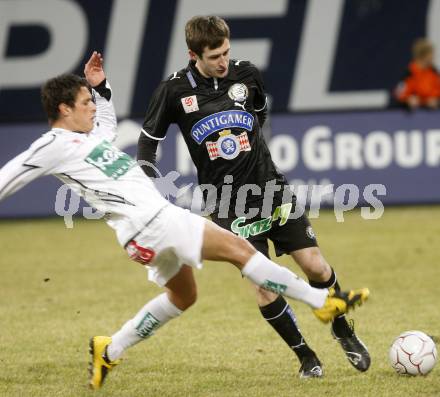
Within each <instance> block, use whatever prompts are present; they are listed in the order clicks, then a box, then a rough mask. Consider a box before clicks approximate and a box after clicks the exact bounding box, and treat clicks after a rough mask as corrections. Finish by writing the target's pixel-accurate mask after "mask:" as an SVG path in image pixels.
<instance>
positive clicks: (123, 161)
mask: <svg viewBox="0 0 440 397" xmlns="http://www.w3.org/2000/svg"><path fill="white" fill-rule="evenodd" d="M85 161H86V162H87V163H89V164H91V165H93V166H94V167H96V168H98V169H99V170H101V171H102V172H103V173H104V174H105V175H107V176H108V177H111V178H113V179H118V178H119V177H120V176H122V175H124V174H125V173H126V172H127V171H128V170H130V169H132V168H133V167H134V166H135V165H137V162H136V160H134V159H133V158H131V157H130V156H129V155H128V154H127V153H124V152H122V151H120V150H119V149H118V148H116V147H115V146H113V145H112V144H111V143H109V142H107V141H103V142H101V143H100V144H99V145H97V146H96V147H95V148H94V149H93V150H92V151H91V152H90V153H89V155H88V156H87V158H86V159H85Z"/></svg>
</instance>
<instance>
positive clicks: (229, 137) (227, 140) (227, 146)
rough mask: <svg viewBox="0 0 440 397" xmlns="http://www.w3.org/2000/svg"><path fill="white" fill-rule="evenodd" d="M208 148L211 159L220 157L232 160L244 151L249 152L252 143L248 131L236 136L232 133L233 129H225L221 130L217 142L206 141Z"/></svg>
mask: <svg viewBox="0 0 440 397" xmlns="http://www.w3.org/2000/svg"><path fill="white" fill-rule="evenodd" d="M206 148H207V149H208V154H209V158H210V159H211V160H215V159H217V158H219V157H221V158H223V159H225V160H232V159H235V158H236V157H237V156H238V155H239V154H240V152H242V151H245V152H249V151H250V150H251V145H250V143H249V138H248V135H247V132H246V131H244V132H243V133H241V134H240V135H238V136H235V135H233V134H231V130H225V131H221V132H220V138H219V139H218V141H217V142H211V141H206Z"/></svg>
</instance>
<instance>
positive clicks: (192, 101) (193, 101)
mask: <svg viewBox="0 0 440 397" xmlns="http://www.w3.org/2000/svg"><path fill="white" fill-rule="evenodd" d="M181 101H182V106H183V110H184V111H185V113H192V112H196V111H197V110H199V104H198V103H197V97H196V96H195V95H191V96H187V97H185V98H182V99H181Z"/></svg>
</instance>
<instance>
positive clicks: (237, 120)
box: [191, 110, 254, 145]
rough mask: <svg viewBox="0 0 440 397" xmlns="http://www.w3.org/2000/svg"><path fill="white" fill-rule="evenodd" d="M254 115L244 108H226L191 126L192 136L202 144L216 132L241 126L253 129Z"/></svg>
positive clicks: (249, 129)
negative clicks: (243, 109)
mask: <svg viewBox="0 0 440 397" xmlns="http://www.w3.org/2000/svg"><path fill="white" fill-rule="evenodd" d="M253 126H254V116H252V115H251V114H250V113H248V112H246V111H242V110H226V111H223V112H218V113H214V114H211V115H209V116H207V117H204V118H203V119H201V120H199V121H198V122H197V123H195V124H194V125H193V127H192V128H191V137H192V138H193V139H194V140H195V141H196V142H197V143H198V144H199V145H200V144H201V143H202V142H203V140H204V139H205V138H207V137H208V136H209V135H211V134H214V133H215V132H218V131H221V130H226V129H231V128H241V129H244V130H248V131H252V128H253Z"/></svg>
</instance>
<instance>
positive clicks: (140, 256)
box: [126, 240, 156, 265]
mask: <svg viewBox="0 0 440 397" xmlns="http://www.w3.org/2000/svg"><path fill="white" fill-rule="evenodd" d="M126 250H127V254H128V256H129V257H130V259H132V260H134V261H135V262H139V263H140V264H142V265H148V264H149V263H150V262H151V261H152V260H153V259H154V257H155V255H156V253H155V252H154V251H153V250H152V249H151V248H145V247H141V246H140V245H138V244H137V243H136V241H134V240H131V241H130V242H129V243H128V244H127V246H126Z"/></svg>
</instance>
